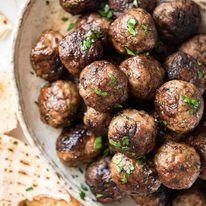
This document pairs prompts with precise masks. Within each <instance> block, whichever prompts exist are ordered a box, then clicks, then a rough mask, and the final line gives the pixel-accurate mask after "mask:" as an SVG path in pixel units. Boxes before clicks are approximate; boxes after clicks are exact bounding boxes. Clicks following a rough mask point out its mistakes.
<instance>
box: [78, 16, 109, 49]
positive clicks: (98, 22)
mask: <svg viewBox="0 0 206 206" xmlns="http://www.w3.org/2000/svg"><path fill="white" fill-rule="evenodd" d="M110 23H111V21H110V20H108V19H107V18H105V17H101V16H100V15H99V14H96V13H92V14H88V15H86V16H83V17H81V18H79V20H78V21H77V24H76V28H77V29H84V30H85V31H93V32H94V33H96V35H97V37H98V38H100V39H101V41H102V42H103V43H104V44H105V45H107V44H108V32H109V26H110Z"/></svg>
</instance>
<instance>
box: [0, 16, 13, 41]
mask: <svg viewBox="0 0 206 206" xmlns="http://www.w3.org/2000/svg"><path fill="white" fill-rule="evenodd" d="M11 30H12V24H11V22H10V21H9V19H7V18H6V17H5V16H4V14H2V13H0V40H4V39H5V38H6V37H7V36H8V34H9V33H10V32H11Z"/></svg>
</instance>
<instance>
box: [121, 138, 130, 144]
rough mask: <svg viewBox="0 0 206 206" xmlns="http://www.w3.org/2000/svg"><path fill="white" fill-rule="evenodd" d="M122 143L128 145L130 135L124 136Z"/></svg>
mask: <svg viewBox="0 0 206 206" xmlns="http://www.w3.org/2000/svg"><path fill="white" fill-rule="evenodd" d="M122 143H123V145H126V146H128V145H129V137H128V136H124V137H123V138H122Z"/></svg>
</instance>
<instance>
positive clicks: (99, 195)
mask: <svg viewBox="0 0 206 206" xmlns="http://www.w3.org/2000/svg"><path fill="white" fill-rule="evenodd" d="M103 196H104V195H103V194H100V193H98V194H96V198H101V197H103Z"/></svg>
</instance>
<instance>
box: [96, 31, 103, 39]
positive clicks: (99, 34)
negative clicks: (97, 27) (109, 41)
mask: <svg viewBox="0 0 206 206" xmlns="http://www.w3.org/2000/svg"><path fill="white" fill-rule="evenodd" d="M95 34H96V37H97V38H98V39H99V38H100V37H101V35H102V32H101V31H95Z"/></svg>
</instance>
